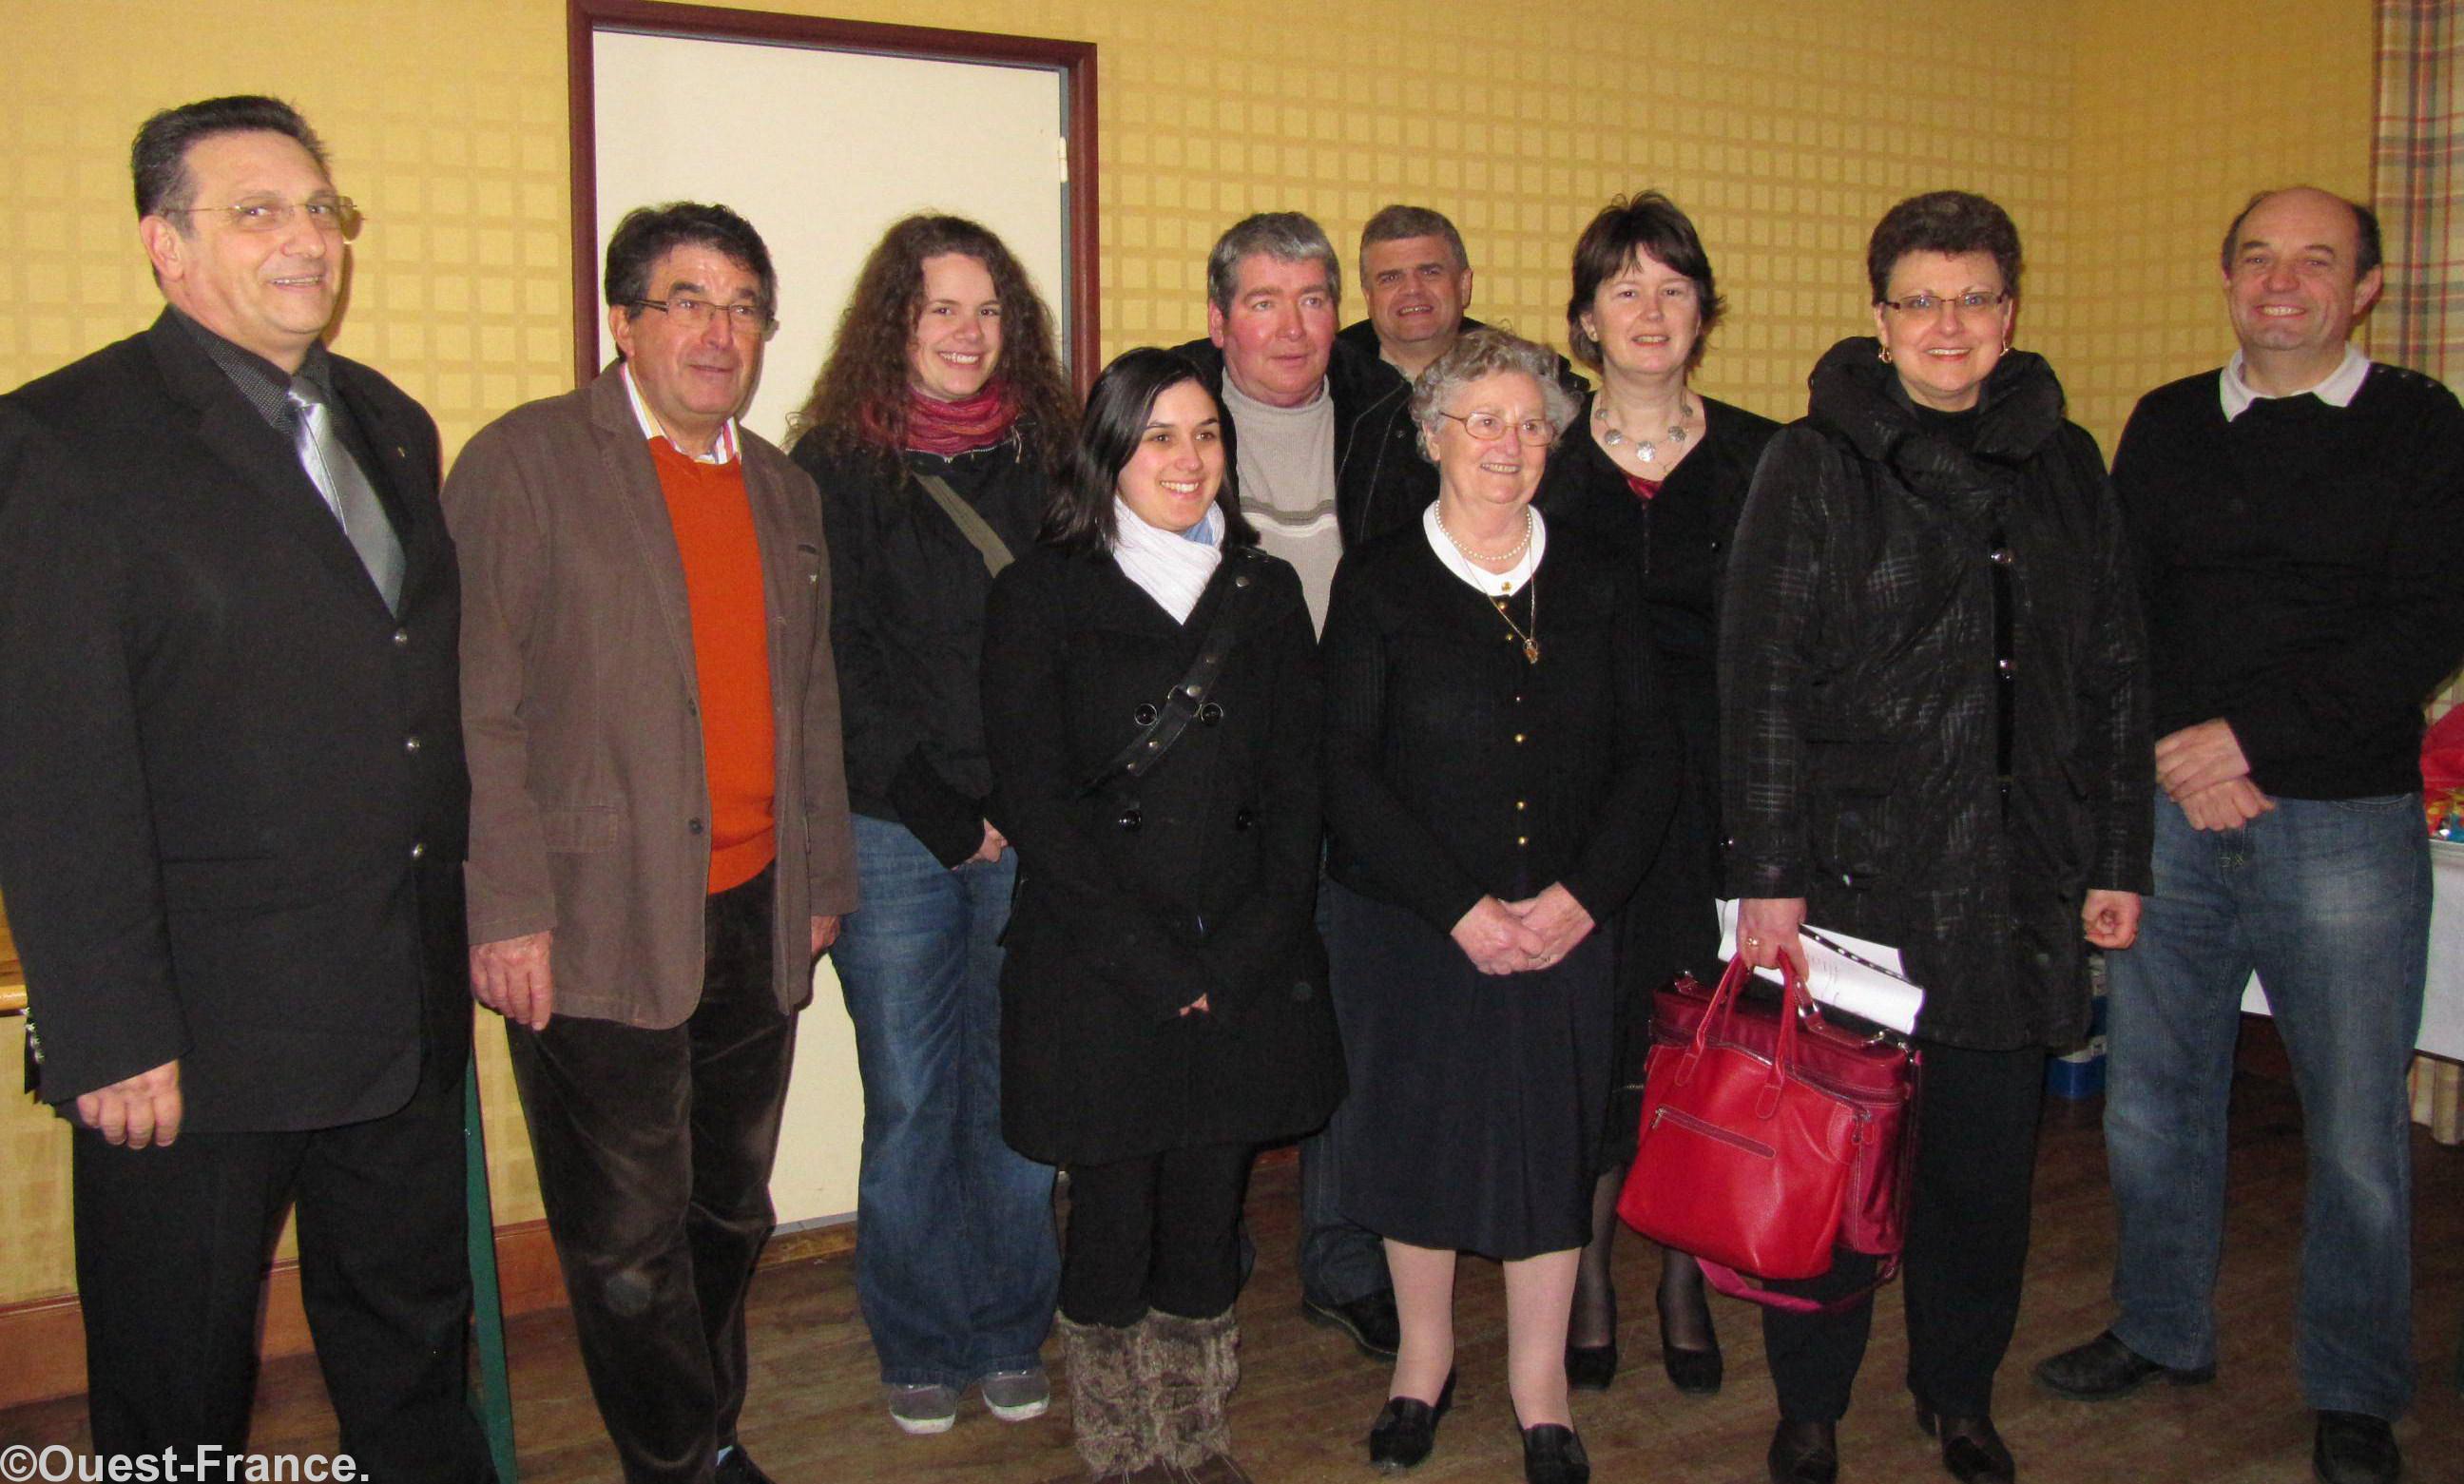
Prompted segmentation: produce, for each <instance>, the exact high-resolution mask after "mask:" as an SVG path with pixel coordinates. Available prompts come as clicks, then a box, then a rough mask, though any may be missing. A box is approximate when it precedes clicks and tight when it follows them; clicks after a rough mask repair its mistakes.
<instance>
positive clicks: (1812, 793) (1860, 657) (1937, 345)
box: [1720, 190, 2154, 1484]
mask: <svg viewBox="0 0 2464 1484" xmlns="http://www.w3.org/2000/svg"><path fill="white" fill-rule="evenodd" d="M1866 271H1867V275H1868V277H1869V278H1870V279H1871V284H1872V289H1873V301H1874V326H1875V329H1876V330H1877V331H1878V336H1877V338H1874V339H1866V338H1862V337H1859V338H1858V339H1854V340H1846V341H1842V342H1840V343H1838V344H1837V345H1836V346H1834V347H1832V349H1831V351H1830V352H1829V353H1828V354H1827V355H1825V356H1824V357H1823V358H1822V360H1821V362H1820V363H1819V364H1818V365H1815V368H1814V375H1813V377H1812V382H1811V386H1812V399H1811V408H1810V412H1809V415H1808V416H1806V417H1805V418H1803V419H1802V420H1800V421H1798V422H1796V423H1793V424H1792V425H1790V426H1789V427H1788V428H1786V429H1784V430H1783V431H1782V432H1780V433H1779V435H1778V436H1777V437H1776V438H1774V439H1773V440H1772V442H1771V448H1770V450H1769V451H1768V452H1767V453H1766V454H1764V456H1763V460H1762V463H1761V465H1760V466H1759V467H1758V468H1757V470H1756V471H1755V475H1754V481H1753V488H1752V491H1751V493H1750V494H1749V496H1748V497H1747V500H1746V509H1745V515H1744V517H1743V519H1742V521H1740V522H1739V525H1738V527H1737V539H1736V543H1735V548H1734V550H1733V552H1732V554H1731V556H1730V559H1729V564H1728V569H1727V579H1726V586H1725V587H1724V589H1723V595H1722V614H1723V620H1722V625H1721V630H1720V700H1721V719H1720V720H1721V728H1720V737H1721V752H1722V761H1723V767H1722V779H1723V782H1724V786H1725V792H1726V809H1725V812H1724V818H1725V822H1726V825H1727V831H1728V834H1729V835H1730V836H1731V843H1730V847H1729V854H1728V880H1729V885H1730V886H1731V887H1732V888H1733V889H1734V890H1735V891H1736V893H1737V894H1738V896H1740V897H1744V898H1745V901H1744V905H1743V908H1742V912H1741V921H1740V923H1739V926H1738V935H1739V941H1738V947H1739V952H1740V953H1741V954H1742V955H1743V956H1744V957H1745V958H1747V959H1748V960H1749V961H1750V962H1752V963H1756V964H1759V965H1775V964H1777V963H1779V961H1780V960H1781V959H1782V958H1783V957H1785V958H1787V959H1789V960H1792V961H1793V962H1795V963H1798V964H1800V965H1802V963H1804V953H1805V950H1804V945H1803V942H1802V941H1801V939H1800V937H1799V934H1800V930H1801V929H1803V928H1804V927H1805V925H1806V924H1807V923H1808V922H1809V921H1810V922H1812V923H1813V924H1814V925H1815V927H1827V928H1836V929H1839V930H1842V931H1844V932H1847V933H1850V934H1853V935H1855V936H1857V937H1859V938H1865V939H1871V940H1876V941H1881V942H1884V943H1888V944H1890V945H1892V946H1894V947H1897V948H1899V949H1900V950H1901V951H1902V953H1903V957H1904V961H1905V963H1906V966H1907V970H1908V974H1909V977H1910V978H1912V979H1914V980H1915V981H1916V982H1917V983H1918V984H1919V985H1921V986H1924V988H1925V1006H1924V1008H1923V1009H1922V1010H1921V1011H1920V1012H1919V1014H1918V1016H1917V1022H1916V1034H1915V1040H1916V1045H1917V1047H1918V1049H1919V1050H1920V1051H1921V1052H1922V1053H1923V1055H1924V1057H1925V1076H1924V1082H1923V1090H1922V1092H1921V1093H1920V1095H1919V1096H1920V1102H1919V1106H1918V1118H1919V1130H1918V1139H1917V1160H1916V1166H1915V1169H1914V1171H1913V1174H1912V1177H1911V1178H1912V1180H1913V1182H1914V1184H1913V1186H1912V1189H1911V1191H1910V1209H1909V1215H1908V1231H1907V1247H1906V1251H1905V1273H1906V1281H1905V1291H1906V1302H1907V1317H1908V1387H1909V1389H1910V1391H1912V1392H1913V1393H1914V1398H1915V1403H1916V1417H1917V1423H1918V1425H1919V1426H1920V1427H1922V1428H1924V1429H1925V1430H1926V1431H1928V1432H1930V1433H1933V1434H1934V1435H1936V1436H1938V1437H1939V1438H1940V1439H1941V1444H1942V1457H1943V1464H1944V1467H1946V1468H1947V1470H1948V1471H1949V1472H1950V1473H1952V1474H1953V1475H1954V1476H1955V1477H1957V1478H1960V1479H1963V1480H1973V1479H2010V1478H2012V1477H2013V1475H2014V1473H2015V1466H2014V1465H2013V1461H2012V1458H2011V1451H2010V1450H2009V1449H2008V1448H2007V1447H2005V1446H2004V1444H2003V1442H2002V1439H2001V1437H2000V1436H1999V1434H1998V1433H1997V1432H1996V1431H1995V1430H1994V1427H1993V1421H1992V1416H1991V1408H1992V1395H1993V1374H1994V1371H1995V1370H1996V1369H1997V1368H1998V1367H1999V1366H2000V1365H2001V1362H2002V1357H2003V1353H2004V1351H2005V1350H2006V1349H2007V1348H2008V1347H2009V1345H2010V1340H2011V1329H2012V1324H2013V1320H2014V1319H2015V1318H2016V1317H2017V1314H2018V1309H2019V1283H2020V1275H2021V1273H2022V1271H2023V1269H2024V1268H2025V1266H2026V1261H2027V1253H2028V1193H2029V1178H2030V1174H2031V1172H2032V1170H2033V1169H2034V1167H2035V1157H2036V1117H2037V1112H2038V1108H2039V1105H2040V1103H2041V1102H2042V1100H2043V1096H2044V1086H2045V1055H2046V1052H2047V1049H2048V1048H2053V1047H2063V1046H2069V1045H2073V1044H2076V1043H2078V1042H2079V1041H2080V1040H2082V1039H2084V1038H2085V1036H2086V1034H2087V1027H2088V986H2087V964H2086V953H2085V948H2086V945H2087V944H2088V943H2095V944H2098V945H2100V946H2101V947H2106V948H2121V947H2127V946H2128V945H2129V943H2130V941H2131V939H2132V938H2133V936H2135V934H2136V932H2137V929H2138V921H2139V897H2138V895H2137V894H2138V893H2141V892H2144V891H2145V890H2146V889H2147V887H2148V884H2149V883H2148V866H2147V858H2148V848H2149V836H2150V831H2151V811H2150V808H2149V803H2148V801H2149V799H2150V797H2151V789H2152V786H2153V776H2154V764H2153V758H2152V752H2151V748H2150V742H2149V739H2148V731H2147V727H2148V720H2147V705H2146V694H2145V676H2144V674H2143V671H2142V665H2141V649H2140V627H2139V618H2138V608H2137V602H2136V599H2135V597H2134V596H2133V590H2132V587H2131V584H2130V582H2129V581H2128V579H2127V574H2126V572H2125V569H2124V564H2123V538H2122V521H2121V516H2120V514H2119V511H2118V509H2117V507H2116V505H2115V501H2114V497H2113V492H2112V490H2111V488H2110V487H2109V486H2108V484H2107V483H2106V481H2105V475H2104V465H2103V462H2102V461H2101V459H2100V458H2099V456H2098V454H2097V450H2096V444H2095V442H2094V441H2093V440H2092V439H2090V438H2089V437H2088V435H2087V433H2086V432H2082V431H2081V430H2080V429H2079V428H2078V427H2077V426H2075V425H2073V424H2071V423H2069V422H2066V421H2064V420H2063V418H2062V389H2061V387H2060V385H2059V384H2058V383H2057V382H2056V381H2055V380H2054V373H2053V371H2052V370H2051V369H2050V368H2049V367H2048V366H2047V365H2045V363H2044V361H2043V360H2042V359H2041V358H2039V357H2037V356H2035V355H2033V354H2031V353H2029V352H2027V351H2024V350H2014V349H2013V348H2012V344H2011V337H2012V331H2013V327H2014V326H2015V324H2016V322H2017V319H2018V290H2019V234H2018V231H2017V229H2015V228H2014V227H2013V225H2012V223H2011V218H2010V217H2009V216H2008V215H2006V214H2004V212H2003V210H2002V209H2001V208H2000V207H1998V206H1995V205H1994V204H1993V203H1992V202H1991V201H1988V200H1986V199H1985V198H1983V197H1982V196H1975V195H1969V194H1968V193H1966V192H1963V191H1952V190H1944V191H1934V192H1932V193H1930V194H1927V195H1922V196H1916V197H1912V198H1910V199H1909V200H1906V201H1903V202H1901V203H1900V204H1899V205H1898V206H1895V207H1893V208H1892V209H1891V210H1890V211H1889V212H1888V213H1887V214H1885V215H1884V216H1883V218H1882V220H1881V224H1880V225H1879V226H1877V227H1876V228H1875V229H1874V234H1873V239H1872V241H1871V243H1870V244H1869V246H1868V247H1867V250H1866ZM1873 1274H1874V1259H1872V1258H1870V1257H1864V1256H1860V1255H1858V1254H1854V1253H1846V1252H1843V1253H1841V1254H1840V1255H1839V1257H1838V1260H1837V1262H1836V1263H1835V1265H1834V1266H1833V1268H1832V1271H1831V1272H1830V1273H1829V1274H1825V1275H1824V1276H1822V1277H1820V1278H1816V1279H1814V1280H1811V1281H1810V1282H1808V1283H1805V1284H1802V1285H1798V1284H1791V1285H1787V1286H1788V1287H1789V1288H1790V1289H1792V1290H1793V1291H1794V1292H1797V1293H1799V1294H1802V1295H1804V1296H1809V1297H1814V1298H1817V1299H1822V1300H1826V1301H1833V1300H1837V1301H1839V1303H1840V1306H1839V1307H1838V1308H1837V1309H1836V1310H1835V1311H1834V1312H1830V1313H1812V1314H1798V1313H1788V1312H1784V1311H1780V1310H1776V1309H1772V1310H1767V1311H1765V1318H1764V1324H1763V1334H1764V1340H1765V1348H1766V1349H1767V1351H1768V1353H1769V1355H1770V1357H1771V1380H1772V1383H1773V1384H1774V1386H1775V1388H1776V1389H1777V1391H1778V1393H1779V1408H1780V1423H1779V1427H1778V1429H1777V1431H1776V1432H1775V1433H1774V1434H1773V1436H1772V1439H1771V1451H1770V1454H1769V1460H1768V1461H1769V1466H1770V1470H1771V1477H1772V1478H1773V1479H1774V1480H1778V1481H1781V1484H1820V1481H1827V1480H1830V1479H1832V1478H1833V1477H1835V1476H1836V1474H1837V1471H1838V1450H1837V1438H1836V1429H1837V1423H1838V1420H1839V1418H1840V1416H1841V1415H1842V1414H1843V1413H1844V1412H1845V1411H1846V1410H1847V1406H1848V1393H1849V1387H1850V1385H1851V1384H1853V1382H1854V1381H1855V1379H1856V1375H1857V1369H1858V1364H1859V1362H1860V1361H1861V1360H1862V1358H1863V1355H1864V1349H1865V1337H1866V1332H1867V1330H1868V1328H1869V1327H1870V1325H1871V1322H1872V1318H1873V1302H1872V1300H1871V1298H1870V1297H1868V1296H1859V1297H1856V1298H1853V1299H1851V1298H1850V1296H1851V1295H1854V1294H1857V1293H1858V1291H1859V1289H1861V1288H1864V1287H1866V1286H1867V1285H1869V1284H1870V1283H1871V1282H1872V1279H1873Z"/></svg>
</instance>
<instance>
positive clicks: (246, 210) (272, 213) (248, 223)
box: [157, 196, 368, 242]
mask: <svg viewBox="0 0 2464 1484" xmlns="http://www.w3.org/2000/svg"><path fill="white" fill-rule="evenodd" d="M201 211H220V212H221V213H222V214H223V219H224V220H226V221H228V222H230V223H231V228H232V230H233V231H236V232H249V233H256V232H280V231H282V230H283V229H285V228H287V227H289V226H290V225H291V224H292V223H293V222H295V221H297V220H298V219H299V216H300V213H302V212H305V213H307V216H308V223H309V225H310V226H312V227H315V228H316V229H317V230H318V231H319V232H324V233H333V234H334V235H335V236H338V237H340V238H341V239H342V240H343V241H345V242H348V241H350V240H352V239H353V238H355V237H357V236H358V235H359V234H360V229H361V228H363V227H364V226H366V225H367V222H368V219H367V218H366V217H364V216H363V215H361V214H360V206H359V203H358V202H356V201H353V200H352V199H351V198H350V197H348V196H317V197H314V198H313V199H310V200H307V201H284V200H282V199H280V198H278V197H273V196H267V197H262V198H259V199H256V200H252V201H238V202H233V203H232V204H231V205H230V206H175V207H169V208H166V209H165V210H162V211H161V212H159V213H157V214H159V215H163V216H190V215H194V214H196V213H198V212H201Z"/></svg>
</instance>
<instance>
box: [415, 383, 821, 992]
mask: <svg viewBox="0 0 2464 1484" xmlns="http://www.w3.org/2000/svg"><path fill="white" fill-rule="evenodd" d="M739 443H740V447H741V450H742V455H743V461H744V483H745V489H746V493H747V494H748V496H749V497H750V498H751V499H752V502H753V524H754V531H755V534H756V537H757V539H758V541H759V544H760V549H761V566H762V584H761V586H762V594H763V603H764V607H765V608H766V609H767V610H768V613H769V620H770V624H769V643H770V692H771V709H772V718H773V721H774V725H775V730H776V733H777V738H778V744H777V745H778V792H777V796H776V800H775V805H774V808H775V811H776V818H777V828H778V843H779V866H778V872H777V876H776V879H777V883H778V885H777V895H776V897H775V906H776V909H777V925H776V929H775V935H776V936H775V941H774V946H775V949H776V962H777V969H776V974H775V987H776V989H777V992H778V995H779V1003H780V1004H781V1006H782V1007H784V1008H795V1007H797V1006H800V1005H802V1004H803V1002H804V1001H805V999H807V998H808V997H809V996H810V994H811V992H812V975H811V972H810V967H811V963H812V955H811V952H810V942H809V939H808V932H809V929H808V925H807V924H808V919H809V918H811V917H812V916H816V915H820V916H828V915H835V914H841V913H846V912H850V911H853V910H854V908H855V905H856V876H855V856H854V845H853V838H852V835H851V833H850V831H849V829H848V820H847V772H846V768H845V765H844V764H843V763H842V761H841V753H840V739H839V697H838V679H837V675H836V672H835V670H834V669H833V668H832V665H831V660H830V646H829V599H830V592H829V580H830V578H829V573H830V568H829V554H828V549H827V547H826V545H825V543H824V541H823V536H822V515H821V501H820V498H819V497H818V496H817V495H816V494H815V493H814V490H813V485H812V481H811V480H810V479H808V478H807V477H805V476H804V475H803V472H802V471H801V470H799V469H797V468H796V466H795V465H794V464H792V463H790V462H788V460H787V458H786V456H785V455H784V454H781V453H780V452H779V451H778V450H777V449H776V448H774V447H772V446H771V445H770V444H769V443H767V442H765V441H763V440H762V439H760V438H758V437H756V436H754V435H753V434H751V433H749V432H745V433H743V434H742V435H741V437H740V440H739ZM445 511H446V519H447V521H448V523H449V525H450V526H451V530H452V533H453V540H454V543H455V544H456V545H457V546H458V547H459V549H460V555H461V564H462V574H463V618H462V697H463V701H462V704H463V735H464V742H465V745H466V747H467V749H468V751H469V754H470V760H471V855H470V864H469V867H468V870H467V879H468V883H469V895H470V913H471V928H470V937H471V941H472V942H473V943H483V942H494V941H498V940H501V939H507V938H517V937H521V936H523V935H525V934H529V933H536V932H540V931H542V930H550V929H552V930H553V931H554V932H555V935H556V936H555V941H554V948H553V956H552V959H551V967H552V970H553V973H554V975H555V982H556V1010H557V1012H558V1013H559V1014H569V1015H581V1016H587V1017H591V1018H594V1019H602V1020H612V1021H616V1022H619V1023H621V1024H624V1025H629V1026H640V1027H647V1028H651V1029H665V1028H668V1027H671V1026H674V1025H677V1024H680V1023H681V1022H683V1020H684V1019H685V1018H686V1017H687V1016H688V1015H690V1014H692V1013H693V1007H694V1006H695V1005H696V1004H697V1003H699V1001H700V998H701V974H702V960H703V944H702V903H703V900H704V898H705V895H706V893H705V888H706V886H707V883H708V875H709V870H710V834H709V830H710V798H709V788H708V785H707V783H706V780H705V777H704V772H703V762H702V733H701V719H700V716H699V711H698V708H699V704H700V700H699V696H700V692H699V687H698V685H697V683H696V680H695V677H694V671H693V631H692V624H691V619H690V615H689V612H688V609H687V606H686V596H685V576H684V565H683V562H682V559H681V558H680V557H679V556H678V555H677V552H676V543H675V536H674V534H673V531H672V529H671V527H670V525H669V521H668V512H667V504H666V500H665V498H664V497H663V496H662V495H661V493H660V490H659V481H658V475H657V472H656V470H655V469H654V468H653V467H652V465H651V462H650V454H649V448H648V446H647V444H646V442H645V440H644V438H643V436H642V429H641V424H640V423H639V421H637V420H636V418H635V417H634V414H633V409H632V405H631V402H630V399H629V398H628V397H627V394H626V390H625V383H624V379H623V378H622V377H620V376H618V375H617V374H616V371H615V367H614V366H613V365H610V366H608V367H607V368H606V369H605V370H604V371H602V372H601V374H600V376H599V378H598V379H597V380H596V381H594V382H592V383H591V384H590V385H589V386H588V387H585V388H582V389H581V390H579V391H574V392H569V393H566V394H565V395H563V396H560V397H550V398H547V399H545V400H543V401H539V402H533V403H530V404H527V405H525V406H523V407H519V408H516V409H515V410H513V411H511V412H508V413H506V414H505V415H504V416H502V417H500V418H498V419H497V420H496V421H495V422H494V423H491V424H490V425H489V426H488V427H486V428H485V429H482V430H481V431H480V432H479V433H478V435H477V436H476V437H474V438H473V439H472V440H471V443H470V445H469V447H467V448H465V449H464V450H463V451H462V455H461V457H460V458H459V459H458V460H456V461H455V463H454V467H453V473H452V476H451V477H450V478H449V479H448V480H447V481H446V486H445Z"/></svg>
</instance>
